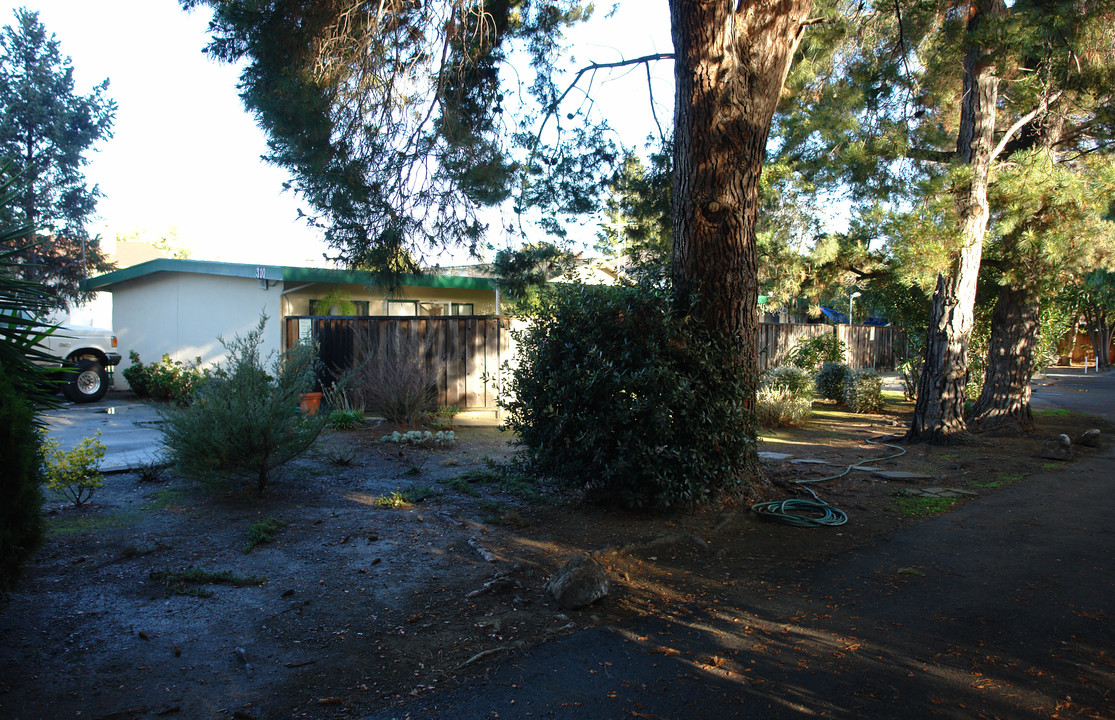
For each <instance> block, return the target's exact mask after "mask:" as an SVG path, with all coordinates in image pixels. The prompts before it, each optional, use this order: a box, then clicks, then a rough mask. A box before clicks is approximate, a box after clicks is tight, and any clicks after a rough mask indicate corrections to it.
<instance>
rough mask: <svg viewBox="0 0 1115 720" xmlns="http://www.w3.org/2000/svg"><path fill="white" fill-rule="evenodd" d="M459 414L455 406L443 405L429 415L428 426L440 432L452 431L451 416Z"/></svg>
mask: <svg viewBox="0 0 1115 720" xmlns="http://www.w3.org/2000/svg"><path fill="white" fill-rule="evenodd" d="M459 412H461V408H459V407H458V406H456V405H443V406H441V407H439V408H438V409H437V410H436V411H434V412H433V413H431V414H430V424H431V425H433V426H434V427H436V428H439V429H441V430H452V429H453V416H454V415H456V414H457V413H459Z"/></svg>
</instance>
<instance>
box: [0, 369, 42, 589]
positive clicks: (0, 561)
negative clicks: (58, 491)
mask: <svg viewBox="0 0 1115 720" xmlns="http://www.w3.org/2000/svg"><path fill="white" fill-rule="evenodd" d="M41 443H42V436H41V435H40V434H39V432H38V430H37V428H36V426H35V410H34V408H33V407H32V405H31V403H30V402H29V401H28V400H27V399H26V398H25V397H24V396H23V394H22V393H21V392H20V391H19V390H17V389H16V387H15V383H14V381H13V379H12V377H11V376H9V375H8V373H4V372H0V595H3V594H4V593H5V592H6V591H7V590H9V589H10V588H11V587H12V586H13V585H14V584H15V581H16V580H17V579H18V578H19V575H20V573H21V569H22V567H23V563H24V561H25V560H26V559H27V557H28V556H30V554H31V553H32V552H34V551H35V548H37V547H38V546H39V544H40V543H41V542H42V536H43V520H42V504H43V496H42V491H41V488H40V486H41V482H42V445H41Z"/></svg>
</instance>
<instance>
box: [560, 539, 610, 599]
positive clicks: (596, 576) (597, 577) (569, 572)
mask: <svg viewBox="0 0 1115 720" xmlns="http://www.w3.org/2000/svg"><path fill="white" fill-rule="evenodd" d="M546 592H548V593H550V595H551V596H553V598H554V600H556V601H557V604H558V605H560V606H561V607H562V608H565V609H566V610H578V609H580V608H583V607H588V606H589V605H591V604H592V603H594V602H596V601H597V600H599V599H600V598H602V597H604V596H605V595H607V594H608V576H607V575H606V574H605V573H604V568H602V567H600V563H598V562H596V560H595V559H594V558H591V557H589V556H588V555H585V554H584V553H582V554H580V555H577V556H576V557H574V558H573V559H572V560H570V561H569V562H568V563H566V564H565V567H563V568H562V569H561V570H559V571H558V573H557V574H556V575H554V576H553V577H552V578H550V580H549V581H548V582H547V583H546Z"/></svg>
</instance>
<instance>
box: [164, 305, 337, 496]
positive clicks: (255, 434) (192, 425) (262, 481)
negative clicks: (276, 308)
mask: <svg viewBox="0 0 1115 720" xmlns="http://www.w3.org/2000/svg"><path fill="white" fill-rule="evenodd" d="M266 323H267V317H266V316H263V317H261V318H260V321H259V325H257V326H256V327H255V329H253V330H251V331H250V332H248V333H247V334H246V335H245V336H244V337H240V336H239V335H238V336H236V337H235V338H234V339H233V340H232V341H230V342H225V340H224V339H223V338H218V339H219V340H220V342H221V344H222V345H223V346H224V347H225V350H226V351H227V353H228V359H227V361H226V362H224V363H222V364H221V365H219V366H218V367H217V368H216V369H214V370H213V372H212V373H211V374H210V376H209V377H207V378H205V379H204V380H203V381H202V382H201V385H200V387H199V388H198V390H197V394H196V396H195V398H194V402H193V403H192V404H190V405H189V406H187V407H184V408H168V409H166V410H164V411H163V419H164V421H165V424H164V430H163V444H164V445H165V447H166V449H167V451H168V453H167V454H168V458H169V459H170V460H171V462H172V463H173V464H174V466H175V467H176V468H177V469H178V470H179V471H180V472H182V473H184V474H186V475H194V476H197V477H199V478H221V477H239V478H246V479H251V480H254V481H255V483H256V489H257V490H258V491H259V492H260V493H263V491H264V489H265V488H266V486H267V482H268V480H269V479H270V478H271V477H272V475H273V473H274V471H275V470H276V469H278V468H280V467H282V466H283V465H285V464H286V463H288V462H290V461H291V460H293V459H294V458H296V457H298V456H299V455H301V454H303V453H304V452H306V451H307V450H308V449H309V448H310V445H312V444H313V442H314V440H316V439H317V437H318V435H319V434H320V433H321V430H322V428H323V427H324V426H325V422H326V420H327V416H326V414H325V413H316V414H313V415H310V414H303V413H302V412H301V411H300V410H299V407H298V406H299V396H300V395H302V394H303V393H305V392H309V391H310V389H311V388H313V386H314V381H315V371H316V367H315V358H314V352H313V348H312V347H309V346H306V345H299V346H297V347H295V348H294V349H293V350H291V351H290V352H288V353H286V354H285V355H283V356H282V357H280V358H278V359H277V360H276V361H275V362H274V364H273V367H272V369H271V372H270V373H268V371H267V370H266V369H265V367H264V358H263V357H262V356H261V353H260V345H261V344H262V342H263V330H264V327H265V326H266Z"/></svg>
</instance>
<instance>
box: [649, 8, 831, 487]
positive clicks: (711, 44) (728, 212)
mask: <svg viewBox="0 0 1115 720" xmlns="http://www.w3.org/2000/svg"><path fill="white" fill-rule="evenodd" d="M811 7H812V0H778V1H777V2H769V1H766V2H764V1H762V0H670V20H671V31H672V35H673V41H674V57H675V59H674V81H675V90H676V93H675V109H674V132H675V137H674V196H673V209H674V254H673V277H674V284H675V291H676V306H677V309H678V311H679V312H682V313H685V314H688V315H689V316H691V317H693V318H694V319H695V320H696V321H697V322H698V323H700V324H701V325H702V326H703V327H705V328H707V329H709V330H711V331H713V332H716V333H720V334H723V335H725V336H732V335H736V336H738V337H739V338H741V339H742V342H743V345H742V346H743V347H744V348H746V350H745V351H744V353H743V356H742V357H740V358H739V359H738V364H739V372H742V373H745V375H746V377H749V378H752V387H751V389H750V390H749V392H748V395H749V397H748V398H746V399H745V403H746V404H747V406H748V408H753V407H754V400H755V388H754V385H755V378H756V376H757V373H758V358H757V356H756V350H755V349H756V348H757V347H758V318H757V315H756V313H757V302H758V297H759V281H758V253H757V249H756V242H755V220H756V215H757V212H758V207H759V175H760V173H761V171H762V165H763V158H764V155H765V153H766V144H767V136H768V134H769V132H770V123H771V118H772V117H773V115H774V109H775V106H776V105H777V104H778V98H779V96H780V95H781V93H782V86H783V83H784V82H785V80H786V74H787V72H788V71H789V68H790V62H791V60H792V59H793V55H794V51H795V50H796V49H797V45H798V41H799V39H800V37H801V33H802V30H803V28H804V23H805V21H806V20H807V19H808V16H809V11H810V9H811ZM752 464H753V465H754V468H755V470H756V475H757V470H758V458H757V457H756V458H755V460H754V462H753V463H752Z"/></svg>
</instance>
